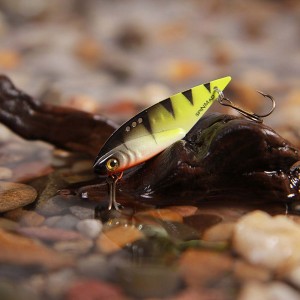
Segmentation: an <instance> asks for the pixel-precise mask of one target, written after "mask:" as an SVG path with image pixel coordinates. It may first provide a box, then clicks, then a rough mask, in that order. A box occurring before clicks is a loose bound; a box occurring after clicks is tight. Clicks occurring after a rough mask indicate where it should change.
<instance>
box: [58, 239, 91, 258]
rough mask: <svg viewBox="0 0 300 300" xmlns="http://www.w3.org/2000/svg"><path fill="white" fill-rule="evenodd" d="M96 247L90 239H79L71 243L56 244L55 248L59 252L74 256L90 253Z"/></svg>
mask: <svg viewBox="0 0 300 300" xmlns="http://www.w3.org/2000/svg"><path fill="white" fill-rule="evenodd" d="M93 246H94V243H93V241H91V240H88V239H78V240H71V241H61V242H56V243H55V244H54V245H53V248H54V249H55V250H57V251H58V252H64V253H67V254H72V255H83V254H86V253H88V252H89V251H90V250H91V248H92V247H93Z"/></svg>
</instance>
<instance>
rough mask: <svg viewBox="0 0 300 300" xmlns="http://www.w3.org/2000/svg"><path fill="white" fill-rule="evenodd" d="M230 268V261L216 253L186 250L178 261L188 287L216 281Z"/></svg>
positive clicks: (231, 264)
mask: <svg viewBox="0 0 300 300" xmlns="http://www.w3.org/2000/svg"><path fill="white" fill-rule="evenodd" d="M232 268H233V261H232V259H231V258H230V257H229V256H227V255H225V254H221V253H217V252H209V251H197V250H187V251H186V252H184V253H183V255H182V256H181V258H180V260H179V270H180V273H181V274H182V276H183V277H184V279H185V281H186V283H187V284H188V286H190V287H198V286H199V285H206V284H210V283H212V282H215V281H218V280H220V279H222V278H223V277H224V276H225V275H226V274H228V273H229V272H230V271H231V270H232Z"/></svg>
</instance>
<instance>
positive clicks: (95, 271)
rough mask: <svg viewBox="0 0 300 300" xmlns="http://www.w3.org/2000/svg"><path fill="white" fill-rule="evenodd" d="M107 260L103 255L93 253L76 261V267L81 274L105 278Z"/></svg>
mask: <svg viewBox="0 0 300 300" xmlns="http://www.w3.org/2000/svg"><path fill="white" fill-rule="evenodd" d="M107 264H108V262H107V258H106V257H105V256H103V255H99V254H93V255H90V256H87V257H83V258H81V259H80V260H79V261H78V264H77V269H78V271H79V272H80V274H82V275H83V276H87V277H95V278H101V279H106V278H107V276H108V274H107V273H108V272H107V269H108V265H107Z"/></svg>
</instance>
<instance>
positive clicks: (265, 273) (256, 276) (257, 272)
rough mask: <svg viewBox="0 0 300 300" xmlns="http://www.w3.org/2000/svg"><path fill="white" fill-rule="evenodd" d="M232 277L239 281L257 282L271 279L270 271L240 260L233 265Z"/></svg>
mask: <svg viewBox="0 0 300 300" xmlns="http://www.w3.org/2000/svg"><path fill="white" fill-rule="evenodd" d="M233 271H234V275H235V277H236V278H238V279H240V280H241V281H246V280H258V281H269V280H271V278H272V273H271V271H270V270H268V269H266V268H264V267H261V266H256V265H252V264H250V263H247V262H245V261H242V260H237V261H236V262H235V263H234V270H233Z"/></svg>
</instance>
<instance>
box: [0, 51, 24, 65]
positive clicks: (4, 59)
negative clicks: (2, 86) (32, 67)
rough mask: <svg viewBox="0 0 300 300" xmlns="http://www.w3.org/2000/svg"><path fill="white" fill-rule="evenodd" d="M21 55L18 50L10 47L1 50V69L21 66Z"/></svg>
mask: <svg viewBox="0 0 300 300" xmlns="http://www.w3.org/2000/svg"><path fill="white" fill-rule="evenodd" d="M20 61H21V56H20V55H19V53H18V52H16V51H14V50H11V49H8V50H5V49H2V50H0V69H4V70H12V69H15V68H16V67H18V66H19V64H20Z"/></svg>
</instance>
